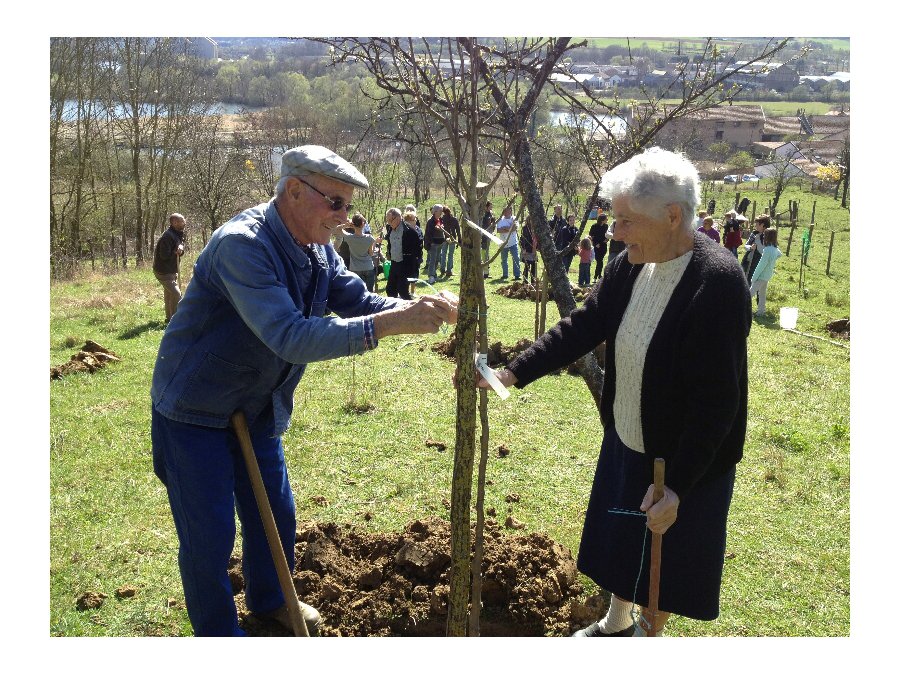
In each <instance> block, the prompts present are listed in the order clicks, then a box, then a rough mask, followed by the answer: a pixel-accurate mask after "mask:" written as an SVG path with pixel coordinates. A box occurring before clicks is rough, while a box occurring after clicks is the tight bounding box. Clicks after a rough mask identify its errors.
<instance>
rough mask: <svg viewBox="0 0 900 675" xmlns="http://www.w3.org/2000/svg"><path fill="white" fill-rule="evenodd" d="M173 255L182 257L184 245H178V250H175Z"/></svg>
mask: <svg viewBox="0 0 900 675" xmlns="http://www.w3.org/2000/svg"><path fill="white" fill-rule="evenodd" d="M175 255H184V244H178V248H176V249H175Z"/></svg>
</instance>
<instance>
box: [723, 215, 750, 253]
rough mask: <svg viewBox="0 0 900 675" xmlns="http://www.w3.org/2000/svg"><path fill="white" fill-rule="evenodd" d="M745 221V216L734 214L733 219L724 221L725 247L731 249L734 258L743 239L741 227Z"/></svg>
mask: <svg viewBox="0 0 900 675" xmlns="http://www.w3.org/2000/svg"><path fill="white" fill-rule="evenodd" d="M746 222H747V218H746V216H741V215H737V216H735V217H734V220H727V221H725V228H724V229H725V232H724V234H725V242H724V243H725V248H727V249H728V250H729V251H731V252H732V253H733V254H734V257H735V258H737V257H738V249H739V248H740V247H741V245H742V244H743V243H744V239H743V237H741V228H742V227H743V226H744V223H746Z"/></svg>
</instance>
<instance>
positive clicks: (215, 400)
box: [177, 353, 260, 417]
mask: <svg viewBox="0 0 900 675" xmlns="http://www.w3.org/2000/svg"><path fill="white" fill-rule="evenodd" d="M259 376H260V373H259V371H258V370H256V369H255V368H251V367H250V366H243V365H239V364H236V363H231V362H229V361H226V360H225V359H222V358H220V357H218V356H216V355H215V354H212V353H208V354H207V355H206V356H205V357H204V359H203V360H202V361H201V362H200V365H199V366H197V368H196V369H195V370H194V372H193V373H191V375H190V377H188V379H187V382H185V385H184V388H183V389H182V394H181V397H180V398H179V399H178V403H177V406H178V407H179V408H180V409H181V410H184V411H185V412H195V413H203V414H207V415H217V416H224V417H228V416H230V415H231V414H232V413H233V412H234V411H235V410H237V409H238V408H239V407H240V404H241V402H242V401H245V400H247V399H249V398H252V395H253V394H252V390H253V386H254V384H255V383H256V382H257V380H258V378H259Z"/></svg>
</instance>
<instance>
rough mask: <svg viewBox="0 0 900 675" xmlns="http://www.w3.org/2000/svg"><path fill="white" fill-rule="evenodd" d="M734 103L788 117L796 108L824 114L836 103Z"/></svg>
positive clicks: (672, 100)
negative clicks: (755, 106)
mask: <svg viewBox="0 0 900 675" xmlns="http://www.w3.org/2000/svg"><path fill="white" fill-rule="evenodd" d="M661 102H662V103H669V104H674V103H680V102H681V100H680V99H675V98H668V99H662V100H661ZM734 105H758V106H762V109H763V111H764V112H765V113H766V115H768V116H770V117H790V116H795V115H796V114H797V109H798V108H803V109H804V110H806V114H807V115H825V114H827V113H828V111H829V110H831V109H832V108H833V107H834V106H835V105H836V104H834V103H827V102H824V101H806V102H804V103H801V102H799V101H735V102H734Z"/></svg>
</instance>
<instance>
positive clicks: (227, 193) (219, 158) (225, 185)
mask: <svg viewBox="0 0 900 675" xmlns="http://www.w3.org/2000/svg"><path fill="white" fill-rule="evenodd" d="M183 148H184V152H183V153H182V154H181V155H180V157H181V159H180V161H179V163H178V164H179V168H178V172H179V174H180V175H181V185H182V190H181V200H182V201H183V202H184V203H185V204H188V205H189V206H190V207H191V210H192V211H193V212H195V213H198V214H201V215H202V219H201V236H202V239H203V243H204V244H205V243H206V240H207V238H208V235H209V234H210V233H211V232H213V231H214V230H215V229H216V228H217V227H219V225H221V224H222V223H224V222H225V221H227V220H228V219H229V218H231V217H232V216H233V215H234V214H235V212H236V211H237V210H238V205H239V203H240V200H241V198H242V197H243V189H242V185H243V183H244V180H245V176H246V175H248V174H250V173H252V172H251V171H250V170H249V167H248V166H247V164H246V160H245V159H244V158H243V157H242V156H241V154H240V153H238V152H237V151H236V150H235V148H234V147H233V146H232V145H231V143H230V142H229V139H228V138H227V136H226V135H225V134H224V133H223V127H222V117H221V115H209V116H207V117H205V119H204V120H203V122H202V123H200V124H197V125H195V126H193V127H192V128H190V129H189V130H188V131H187V132H186V134H185V136H184V139H183Z"/></svg>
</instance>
